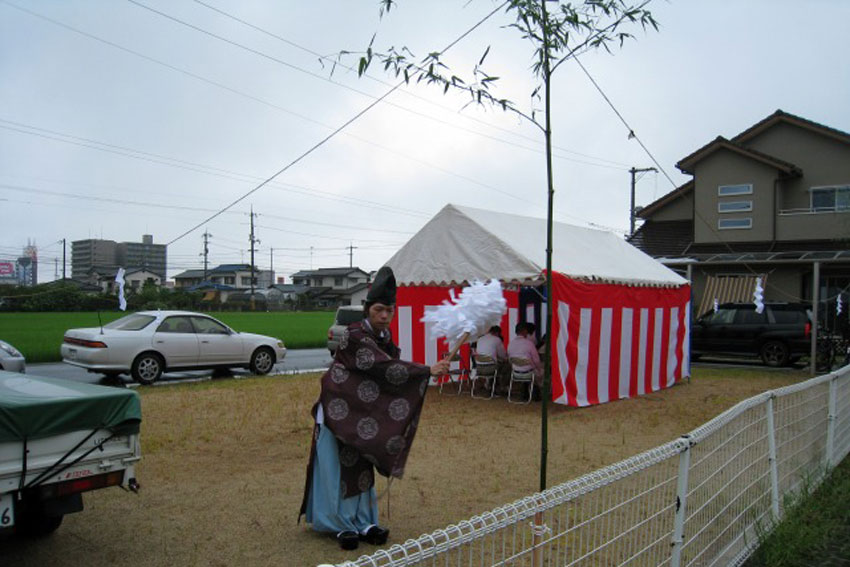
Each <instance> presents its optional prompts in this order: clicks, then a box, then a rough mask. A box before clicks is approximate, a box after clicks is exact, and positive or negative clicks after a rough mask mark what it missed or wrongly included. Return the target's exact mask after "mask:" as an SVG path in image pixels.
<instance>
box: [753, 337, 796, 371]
mask: <svg viewBox="0 0 850 567" xmlns="http://www.w3.org/2000/svg"><path fill="white" fill-rule="evenodd" d="M760 354H761V360H762V362H764V364H765V365H766V366H772V367H778V366H785V365H786V364H788V360H789V358H790V353H789V351H788V345H786V344H785V343H783V342H782V341H775V340H772V341H766V342H765V343H764V344H763V345H761V351H760Z"/></svg>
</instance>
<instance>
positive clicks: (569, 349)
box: [552, 273, 690, 406]
mask: <svg viewBox="0 0 850 567" xmlns="http://www.w3.org/2000/svg"><path fill="white" fill-rule="evenodd" d="M552 285H553V295H554V296H555V300H556V302H555V310H554V312H553V316H552V319H553V320H552V327H553V329H554V334H553V335H552V351H553V353H552V399H553V400H554V401H555V402H558V403H562V404H567V405H571V406H588V405H593V404H601V403H605V402H608V401H611V400H617V399H622V398H630V397H633V396H639V395H642V394H646V393H648V392H655V391H657V390H660V389H662V388H667V387H670V386H672V385H673V384H675V383H676V382H677V381H679V380H681V379H682V378H683V377H684V376H687V375H688V373H689V368H690V363H689V360H688V351H689V347H688V345H689V341H690V337H689V328H690V288H689V287H688V286H682V287H680V288H656V287H630V286H625V285H612V284H589V283H583V282H579V281H575V280H572V279H570V278H567V277H566V276H563V275H561V274H558V273H555V274H554V278H553V279H552Z"/></svg>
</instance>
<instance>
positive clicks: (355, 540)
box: [336, 531, 360, 551]
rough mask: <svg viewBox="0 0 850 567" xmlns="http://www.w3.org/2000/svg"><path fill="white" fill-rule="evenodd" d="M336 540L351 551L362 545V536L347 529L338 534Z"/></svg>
mask: <svg viewBox="0 0 850 567" xmlns="http://www.w3.org/2000/svg"><path fill="white" fill-rule="evenodd" d="M336 542H337V543H338V544H339V546H340V547H341V548H342V549H345V550H346V551H350V550H352V549H357V546H358V545H360V538H359V537H358V536H357V532H351V531H345V532H339V533H338V534H336Z"/></svg>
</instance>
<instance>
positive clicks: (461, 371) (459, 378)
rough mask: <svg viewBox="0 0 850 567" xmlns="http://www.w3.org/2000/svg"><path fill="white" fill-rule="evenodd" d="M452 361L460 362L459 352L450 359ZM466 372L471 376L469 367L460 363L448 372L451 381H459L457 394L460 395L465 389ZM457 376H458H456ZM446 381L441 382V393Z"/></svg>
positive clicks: (467, 375)
mask: <svg viewBox="0 0 850 567" xmlns="http://www.w3.org/2000/svg"><path fill="white" fill-rule="evenodd" d="M450 362H458V363H459V362H460V354H459V353H458V354H456V355H454V356H453V357H452V358H451V359H450ZM464 374H466V377H467V378H469V369H467V368H464V367H463V366H460V365H459V367H458V368H455V369H453V370H449V372H448V374H446V375H447V376H448V377H449V379H448V381H449V382H455V381H457V394H458V395H460V393H461V392H462V391H463V375H464ZM455 377H457V378H455ZM445 383H446V382H440V393H441V394H442V393H443V386H444V385H445Z"/></svg>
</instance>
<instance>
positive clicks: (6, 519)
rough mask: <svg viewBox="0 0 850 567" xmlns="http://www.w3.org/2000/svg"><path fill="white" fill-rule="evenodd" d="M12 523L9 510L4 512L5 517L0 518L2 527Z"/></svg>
mask: <svg viewBox="0 0 850 567" xmlns="http://www.w3.org/2000/svg"><path fill="white" fill-rule="evenodd" d="M10 523H12V518H11V517H9V508H5V509H4V510H3V515H2V516H0V526H5V525H7V524H10Z"/></svg>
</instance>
